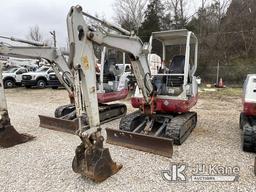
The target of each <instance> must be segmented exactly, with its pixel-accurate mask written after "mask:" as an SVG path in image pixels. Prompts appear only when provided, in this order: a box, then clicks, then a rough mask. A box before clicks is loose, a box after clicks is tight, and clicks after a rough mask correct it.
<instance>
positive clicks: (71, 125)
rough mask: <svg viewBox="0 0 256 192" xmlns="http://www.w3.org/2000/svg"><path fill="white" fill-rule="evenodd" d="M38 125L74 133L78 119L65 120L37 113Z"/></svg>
mask: <svg viewBox="0 0 256 192" xmlns="http://www.w3.org/2000/svg"><path fill="white" fill-rule="evenodd" d="M39 119H40V124H39V126H40V127H43V128H47V129H51V130H55V131H61V132H66V133H71V134H75V132H76V130H77V129H78V119H74V120H66V119H61V118H54V117H48V116H44V115H39Z"/></svg>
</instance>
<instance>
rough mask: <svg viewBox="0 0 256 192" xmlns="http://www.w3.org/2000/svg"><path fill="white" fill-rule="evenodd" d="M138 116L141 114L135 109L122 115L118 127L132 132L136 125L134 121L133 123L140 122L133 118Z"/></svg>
mask: <svg viewBox="0 0 256 192" xmlns="http://www.w3.org/2000/svg"><path fill="white" fill-rule="evenodd" d="M140 116H142V114H141V112H140V111H135V112H133V113H130V114H128V115H126V116H124V117H123V118H122V119H121V121H120V123H119V129H120V130H124V131H130V132H132V131H133V130H134V129H135V128H136V127H137V126H135V125H134V123H135V124H139V123H140V122H139V121H138V122H136V121H134V120H135V119H136V118H138V117H140Z"/></svg>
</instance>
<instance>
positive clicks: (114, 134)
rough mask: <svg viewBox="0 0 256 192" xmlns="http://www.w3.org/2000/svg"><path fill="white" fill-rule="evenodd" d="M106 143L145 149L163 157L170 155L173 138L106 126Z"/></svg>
mask: <svg viewBox="0 0 256 192" xmlns="http://www.w3.org/2000/svg"><path fill="white" fill-rule="evenodd" d="M106 132H107V143H109V144H113V145H119V146H122V147H127V148H131V149H136V150H140V151H145V152H149V153H153V154H157V155H161V156H165V157H169V158H170V157H172V154H173V140H172V139H168V138H163V137H155V136H150V135H143V134H139V133H134V132H128V131H123V130H117V129H110V128H106Z"/></svg>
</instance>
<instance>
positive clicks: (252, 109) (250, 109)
mask: <svg viewBox="0 0 256 192" xmlns="http://www.w3.org/2000/svg"><path fill="white" fill-rule="evenodd" d="M244 113H245V115H251V116H256V103H249V102H244Z"/></svg>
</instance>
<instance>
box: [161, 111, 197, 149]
mask: <svg viewBox="0 0 256 192" xmlns="http://www.w3.org/2000/svg"><path fill="white" fill-rule="evenodd" d="M193 119H194V122H191V121H192V120H193ZM196 122H197V114H196V113H195V112H187V113H184V114H181V115H178V116H176V117H174V118H173V119H172V120H171V122H170V123H168V124H167V126H166V132H165V136H166V137H168V138H172V139H173V140H174V144H176V145H181V144H182V143H183V142H184V141H185V140H186V138H187V137H188V136H189V135H190V133H191V132H192V130H193V129H194V128H195V126H196ZM186 126H190V127H188V128H187V127H186Z"/></svg>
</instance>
